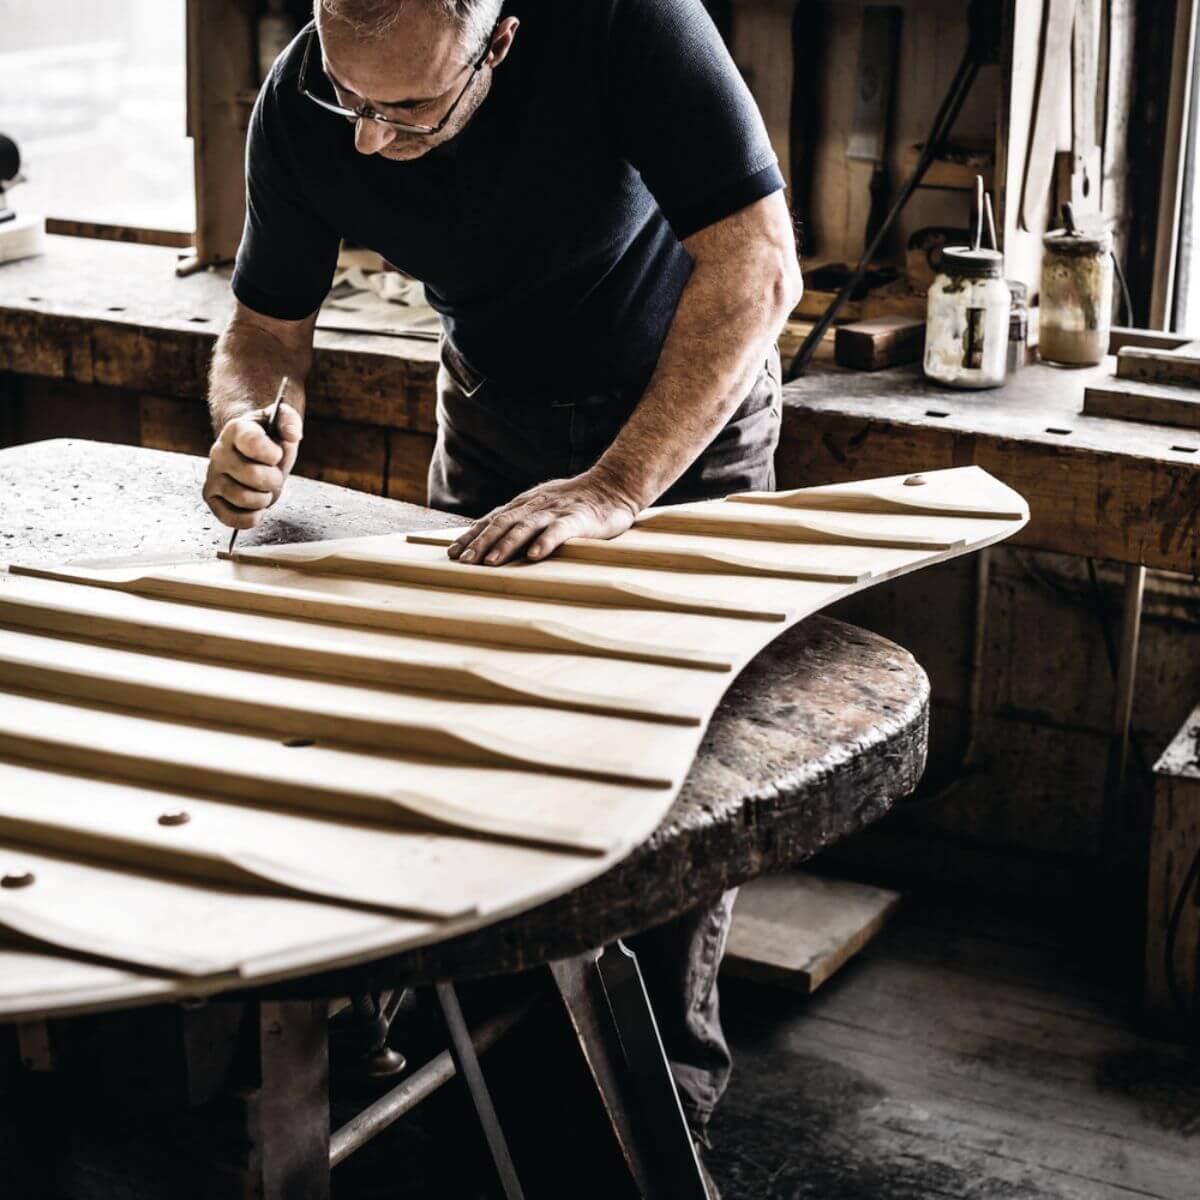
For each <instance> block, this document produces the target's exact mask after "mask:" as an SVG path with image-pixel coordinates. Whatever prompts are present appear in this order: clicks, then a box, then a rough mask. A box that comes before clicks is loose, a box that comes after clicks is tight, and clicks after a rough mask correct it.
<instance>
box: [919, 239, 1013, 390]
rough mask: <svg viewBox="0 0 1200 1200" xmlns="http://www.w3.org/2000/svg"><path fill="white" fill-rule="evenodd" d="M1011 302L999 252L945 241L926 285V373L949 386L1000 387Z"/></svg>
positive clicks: (1004, 362)
mask: <svg viewBox="0 0 1200 1200" xmlns="http://www.w3.org/2000/svg"><path fill="white" fill-rule="evenodd" d="M1011 305H1012V295H1011V293H1010V292H1009V290H1008V284H1007V283H1005V282H1004V256H1003V255H1002V254H1000V253H999V252H998V251H996V250H983V249H979V250H973V249H972V248H971V247H970V246H947V247H946V248H945V249H944V250H943V251H942V253H941V259H940V262H939V264H938V275H937V278H935V279H934V281H933V285H932V286H931V287H930V289H929V295H928V302H927V308H926V313H927V320H926V327H925V374H926V375H928V376H929V378H930V379H936V380H937V381H938V382H939V383H945V384H949V385H950V386H951V387H960V388H988V387H999V386H1000V384H1002V383H1003V382H1004V373H1005V367H1006V365H1007V361H1008V324H1009V312H1010V309H1011Z"/></svg>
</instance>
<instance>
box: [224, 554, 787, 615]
mask: <svg viewBox="0 0 1200 1200" xmlns="http://www.w3.org/2000/svg"><path fill="white" fill-rule="evenodd" d="M233 558H234V561H235V562H255V563H274V564H276V565H277V566H281V567H291V568H292V569H293V570H297V571H314V572H317V573H319V574H333V575H355V576H359V577H361V578H363V579H386V580H391V581H395V582H405V583H420V584H425V585H426V586H428V587H437V588H461V589H463V590H466V591H473V592H499V593H501V594H505V595H512V596H534V597H538V598H540V599H547V600H561V601H564V602H566V603H568V604H600V605H607V606H610V607H620V608H647V609H657V610H660V611H663V612H679V613H696V614H700V615H703V616H714V617H735V618H739V619H741V620H746V621H769V622H774V623H779V622H782V621H785V620H787V618H788V613H787V611H786V610H783V609H779V608H770V607H768V608H762V607H758V606H756V605H749V606H746V605H739V604H736V603H725V602H722V601H719V600H698V599H694V598H692V597H690V596H687V595H681V594H677V593H671V592H668V591H654V590H651V589H649V588H642V587H636V586H633V585H629V584H620V583H611V582H607V581H604V580H594V581H585V580H583V579H568V578H561V577H559V578H555V577H552V576H548V575H546V574H542V573H538V572H535V571H531V570H530V569H529V568H528V567H527V566H515V567H491V568H489V569H487V570H486V571H483V570H480V569H479V568H477V567H471V566H467V565H466V564H459V563H454V562H428V561H425V562H419V561H414V562H406V561H403V560H400V561H397V560H394V559H386V558H372V557H371V556H370V555H367V554H358V553H355V554H322V555H320V556H319V557H314V558H306V557H301V556H299V555H292V554H289V555H278V554H273V553H272V552H271V549H270V548H269V547H265V548H263V549H261V550H253V551H240V550H239V551H237V552H236V553H235V554H234V556H233ZM547 565H550V566H552V565H553V564H547Z"/></svg>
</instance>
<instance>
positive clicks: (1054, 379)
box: [776, 358, 1200, 573]
mask: <svg viewBox="0 0 1200 1200" xmlns="http://www.w3.org/2000/svg"><path fill="white" fill-rule="evenodd" d="M1115 363H1116V360H1115V359H1113V358H1108V359H1106V360H1105V362H1104V363H1102V364H1101V365H1100V366H1098V367H1087V368H1082V369H1078V368H1075V369H1072V368H1061V367H1051V366H1046V365H1044V364H1042V363H1033V364H1030V365H1029V366H1027V367H1025V368H1024V369H1023V370H1021V371H1020V372H1019V373H1018V374H1016V375H1015V376H1013V377H1011V378H1010V379H1009V381H1008V382H1007V383H1006V384H1005V385H1004V386H1003V387H1000V388H995V389H991V390H987V391H957V390H955V389H953V388H946V387H941V386H939V385H938V384H935V383H932V382H930V381H929V380H928V379H926V378H925V377H924V375H923V374H922V371H921V368H920V366H919V365H912V366H907V367H893V368H890V369H888V370H885V371H875V372H864V371H843V370H840V369H837V368H834V367H829V366H824V367H815V368H814V369H812V370H811V371H810V372H809V373H808V374H807V375H805V376H804V377H803V378H801V379H799V380H797V381H796V382H794V383H792V384H789V385H788V386H787V387H786V388H785V389H784V422H783V436H782V441H781V443H780V448H779V455H778V458H777V461H776V469H777V473H778V477H779V486H780V487H804V486H807V485H809V484H816V483H826V482H831V481H838V482H841V481H843V480H848V479H871V478H873V477H875V476H878V475H896V474H900V473H902V472H904V471H908V470H912V469H914V467H916V466H920V468H921V469H922V470H932V469H934V468H936V467H963V466H969V465H972V464H973V465H975V466H979V467H982V468H983V469H984V470H985V471H987V472H989V473H990V474H992V475H994V476H995V477H996V478H997V479H1000V480H1002V481H1003V482H1004V483H1007V484H1008V486H1009V487H1011V488H1015V489H1016V490H1017V491H1018V492H1020V493H1021V495H1022V496H1024V497H1025V499H1026V500H1028V501H1029V508H1030V513H1031V518H1030V521H1029V524H1028V525H1027V526H1026V527H1025V528H1024V529H1023V530H1021V532H1020V533H1018V534H1017V535H1016V536H1015V537H1014V539H1013V542H1014V544H1017V545H1024V546H1033V547H1037V548H1038V549H1041V550H1055V551H1058V552H1060V553H1064V554H1083V555H1091V556H1093V557H1095V558H1106V559H1110V560H1113V561H1116V562H1124V563H1143V564H1145V565H1146V566H1148V567H1158V568H1161V569H1163V570H1168V571H1182V572H1186V573H1195V572H1197V571H1200V434H1197V432H1196V431H1195V430H1189V429H1174V428H1172V427H1170V426H1168V425H1151V424H1147V423H1143V422H1140V421H1117V420H1112V419H1110V418H1107V417H1093V416H1085V415H1084V414H1083V392H1084V388H1085V386H1087V385H1088V384H1092V383H1097V382H1100V381H1101V380H1105V379H1109V378H1111V377H1112V374H1113V372H1114V370H1115Z"/></svg>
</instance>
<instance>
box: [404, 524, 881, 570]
mask: <svg viewBox="0 0 1200 1200" xmlns="http://www.w3.org/2000/svg"><path fill="white" fill-rule="evenodd" d="M461 534H462V530H461V529H444V530H430V531H428V532H422V533H410V534H409V535H408V540H409V541H410V542H412V543H413V544H415V545H418V546H449V545H450V544H451V543H453V542H456V541H457V540H458V538H459V537H460V536H461ZM695 540H696V539H692V538H682V537H675V536H672V535H671V534H661V533H658V532H657V531H655V530H653V529H649V530H646V529H641V528H637V527H635V528H633V529H631V530H629V531H628V532H627V533H625V534H623V535H622V536H621V537H619V538H616V539H614V540H611V541H602V540H600V539H599V538H586V537H576V538H571V540H570V541H568V542H567V543H566V544H565V545H564V546H562V547H561V548H560V549H559V550H558V551H557V552H556V555H555V557H556V558H558V559H560V560H565V561H574V562H588V563H612V564H615V565H617V566H631V567H650V568H651V569H652V570H656V571H695V572H700V573H707V574H710V575H711V574H717V575H759V576H763V575H765V576H774V577H776V578H779V579H806V580H813V581H819V582H826V583H861V582H863V580H865V579H869V578H870V574H871V573H870V571H869V570H867V569H866V568H864V569H863V570H861V571H850V570H838V568H836V567H823V566H819V565H817V564H815V563H814V564H810V565H805V564H803V563H796V564H790V563H787V562H783V561H772V560H771V558H770V556H764V555H759V554H755V555H754V556H751V555H748V554H732V553H730V552H729V551H728V550H727V549H716V548H714V546H715V545H717V544H722V543H721V541H720V539H717V538H705V539H703V540H704V541H705V542H706V543H708V544H707V545H705V546H697V545H694V544H692V543H694V541H695Z"/></svg>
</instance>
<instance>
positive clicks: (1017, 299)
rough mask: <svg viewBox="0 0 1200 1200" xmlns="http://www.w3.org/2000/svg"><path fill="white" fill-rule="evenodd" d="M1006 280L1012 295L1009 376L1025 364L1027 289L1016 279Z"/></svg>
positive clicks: (1027, 319)
mask: <svg viewBox="0 0 1200 1200" xmlns="http://www.w3.org/2000/svg"><path fill="white" fill-rule="evenodd" d="M1006 282H1007V283H1008V294H1009V295H1010V296H1011V297H1012V311H1011V312H1010V314H1009V318H1008V374H1009V376H1010V377H1011V376H1013V375H1015V374H1016V373H1017V372H1018V371H1019V370H1020V369H1021V368H1022V367H1023V366H1024V365H1025V350H1026V347H1027V346H1028V343H1029V306H1028V301H1029V289H1028V288H1027V287H1026V286H1025V285H1024V284H1023V283H1021V282H1020V281H1019V280H1016V279H1009V280H1006Z"/></svg>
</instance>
